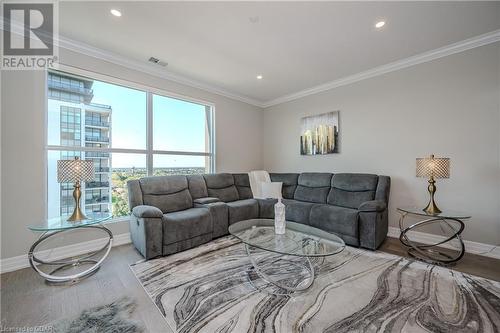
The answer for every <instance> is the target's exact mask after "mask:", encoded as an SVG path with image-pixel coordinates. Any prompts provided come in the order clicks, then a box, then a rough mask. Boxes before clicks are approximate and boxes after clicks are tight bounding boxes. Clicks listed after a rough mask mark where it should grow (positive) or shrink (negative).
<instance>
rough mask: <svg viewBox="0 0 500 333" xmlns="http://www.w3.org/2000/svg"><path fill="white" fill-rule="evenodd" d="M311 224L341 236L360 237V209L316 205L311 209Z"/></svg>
mask: <svg viewBox="0 0 500 333" xmlns="http://www.w3.org/2000/svg"><path fill="white" fill-rule="evenodd" d="M309 224H310V225H311V226H313V227H316V228H319V229H322V230H325V231H328V232H333V233H335V234H338V235H339V236H341V235H346V236H350V237H354V238H358V211H357V210H355V209H350V208H344V207H338V206H332V205H314V207H312V209H311V215H310V221H309Z"/></svg>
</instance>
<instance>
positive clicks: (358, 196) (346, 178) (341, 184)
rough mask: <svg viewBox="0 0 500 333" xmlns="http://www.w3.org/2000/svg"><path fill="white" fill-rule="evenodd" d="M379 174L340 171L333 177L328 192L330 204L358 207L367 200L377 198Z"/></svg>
mask: <svg viewBox="0 0 500 333" xmlns="http://www.w3.org/2000/svg"><path fill="white" fill-rule="evenodd" d="M377 183H378V176H377V175H370V174H360V173H339V174H335V175H334V176H333V178H332V189H331V190H330V193H329V194H328V203H329V204H330V205H335V206H341V207H347V208H353V209H358V207H359V206H360V205H361V204H362V203H363V202H365V201H370V200H373V199H374V198H375V191H376V189H377Z"/></svg>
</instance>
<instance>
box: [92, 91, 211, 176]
mask: <svg viewBox="0 0 500 333" xmlns="http://www.w3.org/2000/svg"><path fill="white" fill-rule="evenodd" d="M92 89H93V91H94V98H93V99H92V103H99V104H106V105H111V107H112V115H111V122H112V132H111V134H112V139H111V142H112V148H128V149H146V93H145V92H143V91H139V90H135V89H130V88H126V87H122V86H118V85H113V84H109V83H105V82H100V81H94V85H93V87H92ZM205 117H206V116H205V106H204V105H200V104H195V103H190V102H185V101H182V100H177V99H173V98H169V97H164V96H159V95H154V96H153V149H155V150H171V151H172V150H175V151H194V152H205V127H206V119H205ZM112 163H113V167H114V168H126V167H136V168H145V167H146V155H145V154H121V153H120V154H118V153H115V154H113V155H112ZM204 166H205V158H204V157H203V156H182V155H175V156H173V155H155V156H153V167H204Z"/></svg>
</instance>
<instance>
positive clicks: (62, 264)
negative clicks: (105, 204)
mask: <svg viewBox="0 0 500 333" xmlns="http://www.w3.org/2000/svg"><path fill="white" fill-rule="evenodd" d="M78 229H93V230H100V231H104V232H105V233H106V235H107V236H108V241H107V242H106V244H105V245H104V246H102V247H101V248H99V249H98V250H95V251H92V252H90V253H86V254H83V255H80V256H76V257H72V258H68V259H61V260H52V261H50V260H43V259H40V258H37V257H36V255H35V251H36V248H37V247H38V246H39V245H40V244H41V243H43V242H44V241H46V240H47V239H48V238H50V237H52V236H55V235H59V234H61V233H64V232H67V231H70V230H75V229H65V230H59V231H55V232H50V233H45V234H42V235H41V236H40V238H39V239H38V240H37V241H36V242H35V243H33V245H32V246H31V248H30V250H29V252H28V259H29V263H30V265H31V267H32V268H33V269H34V270H35V271H36V272H37V273H38V274H39V275H40V276H42V277H43V278H45V281H46V283H47V284H50V285H66V284H74V283H78V282H80V281H81V280H83V279H85V278H87V277H89V276H91V275H93V274H95V273H96V272H97V271H98V270H99V268H100V267H101V264H102V262H103V261H104V259H106V257H107V256H108V254H109V252H110V251H111V247H112V246H113V234H112V233H111V231H110V230H109V229H108V228H106V227H104V226H102V225H91V226H82V227H79V228H78ZM100 253H103V254H102V257H101V258H100V259H98V260H97V259H93V258H92V257H94V256H96V255H98V254H100ZM40 265H47V266H56V268H55V269H53V270H52V271H50V273H46V272H44V271H42V270H41V269H40V267H39V266H40ZM83 265H91V266H90V267H89V268H88V269H86V270H84V271H82V272H79V273H76V274H73V275H60V273H63V272H64V271H65V270H67V269H71V268H75V267H79V266H83Z"/></svg>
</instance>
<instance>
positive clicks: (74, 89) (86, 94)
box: [47, 73, 94, 103]
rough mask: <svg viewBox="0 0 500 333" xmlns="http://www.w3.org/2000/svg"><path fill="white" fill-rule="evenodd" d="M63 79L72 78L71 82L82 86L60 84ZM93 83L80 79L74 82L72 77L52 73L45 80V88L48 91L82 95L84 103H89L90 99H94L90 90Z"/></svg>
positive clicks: (66, 83)
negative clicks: (46, 87)
mask: <svg viewBox="0 0 500 333" xmlns="http://www.w3.org/2000/svg"><path fill="white" fill-rule="evenodd" d="M63 77H64V78H72V79H73V81H76V82H79V83H82V85H77V84H71V83H68V82H61V81H60V78H63ZM93 83H94V81H92V80H82V79H81V78H78V80H75V79H74V77H72V76H71V75H67V76H66V75H60V74H57V75H56V74H53V73H51V74H50V75H49V77H48V80H47V86H48V88H49V89H52V90H59V91H64V92H69V93H74V94H79V95H82V96H83V100H84V101H85V103H90V101H91V100H92V98H94V92H93V90H92V89H91V87H92V84H93Z"/></svg>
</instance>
